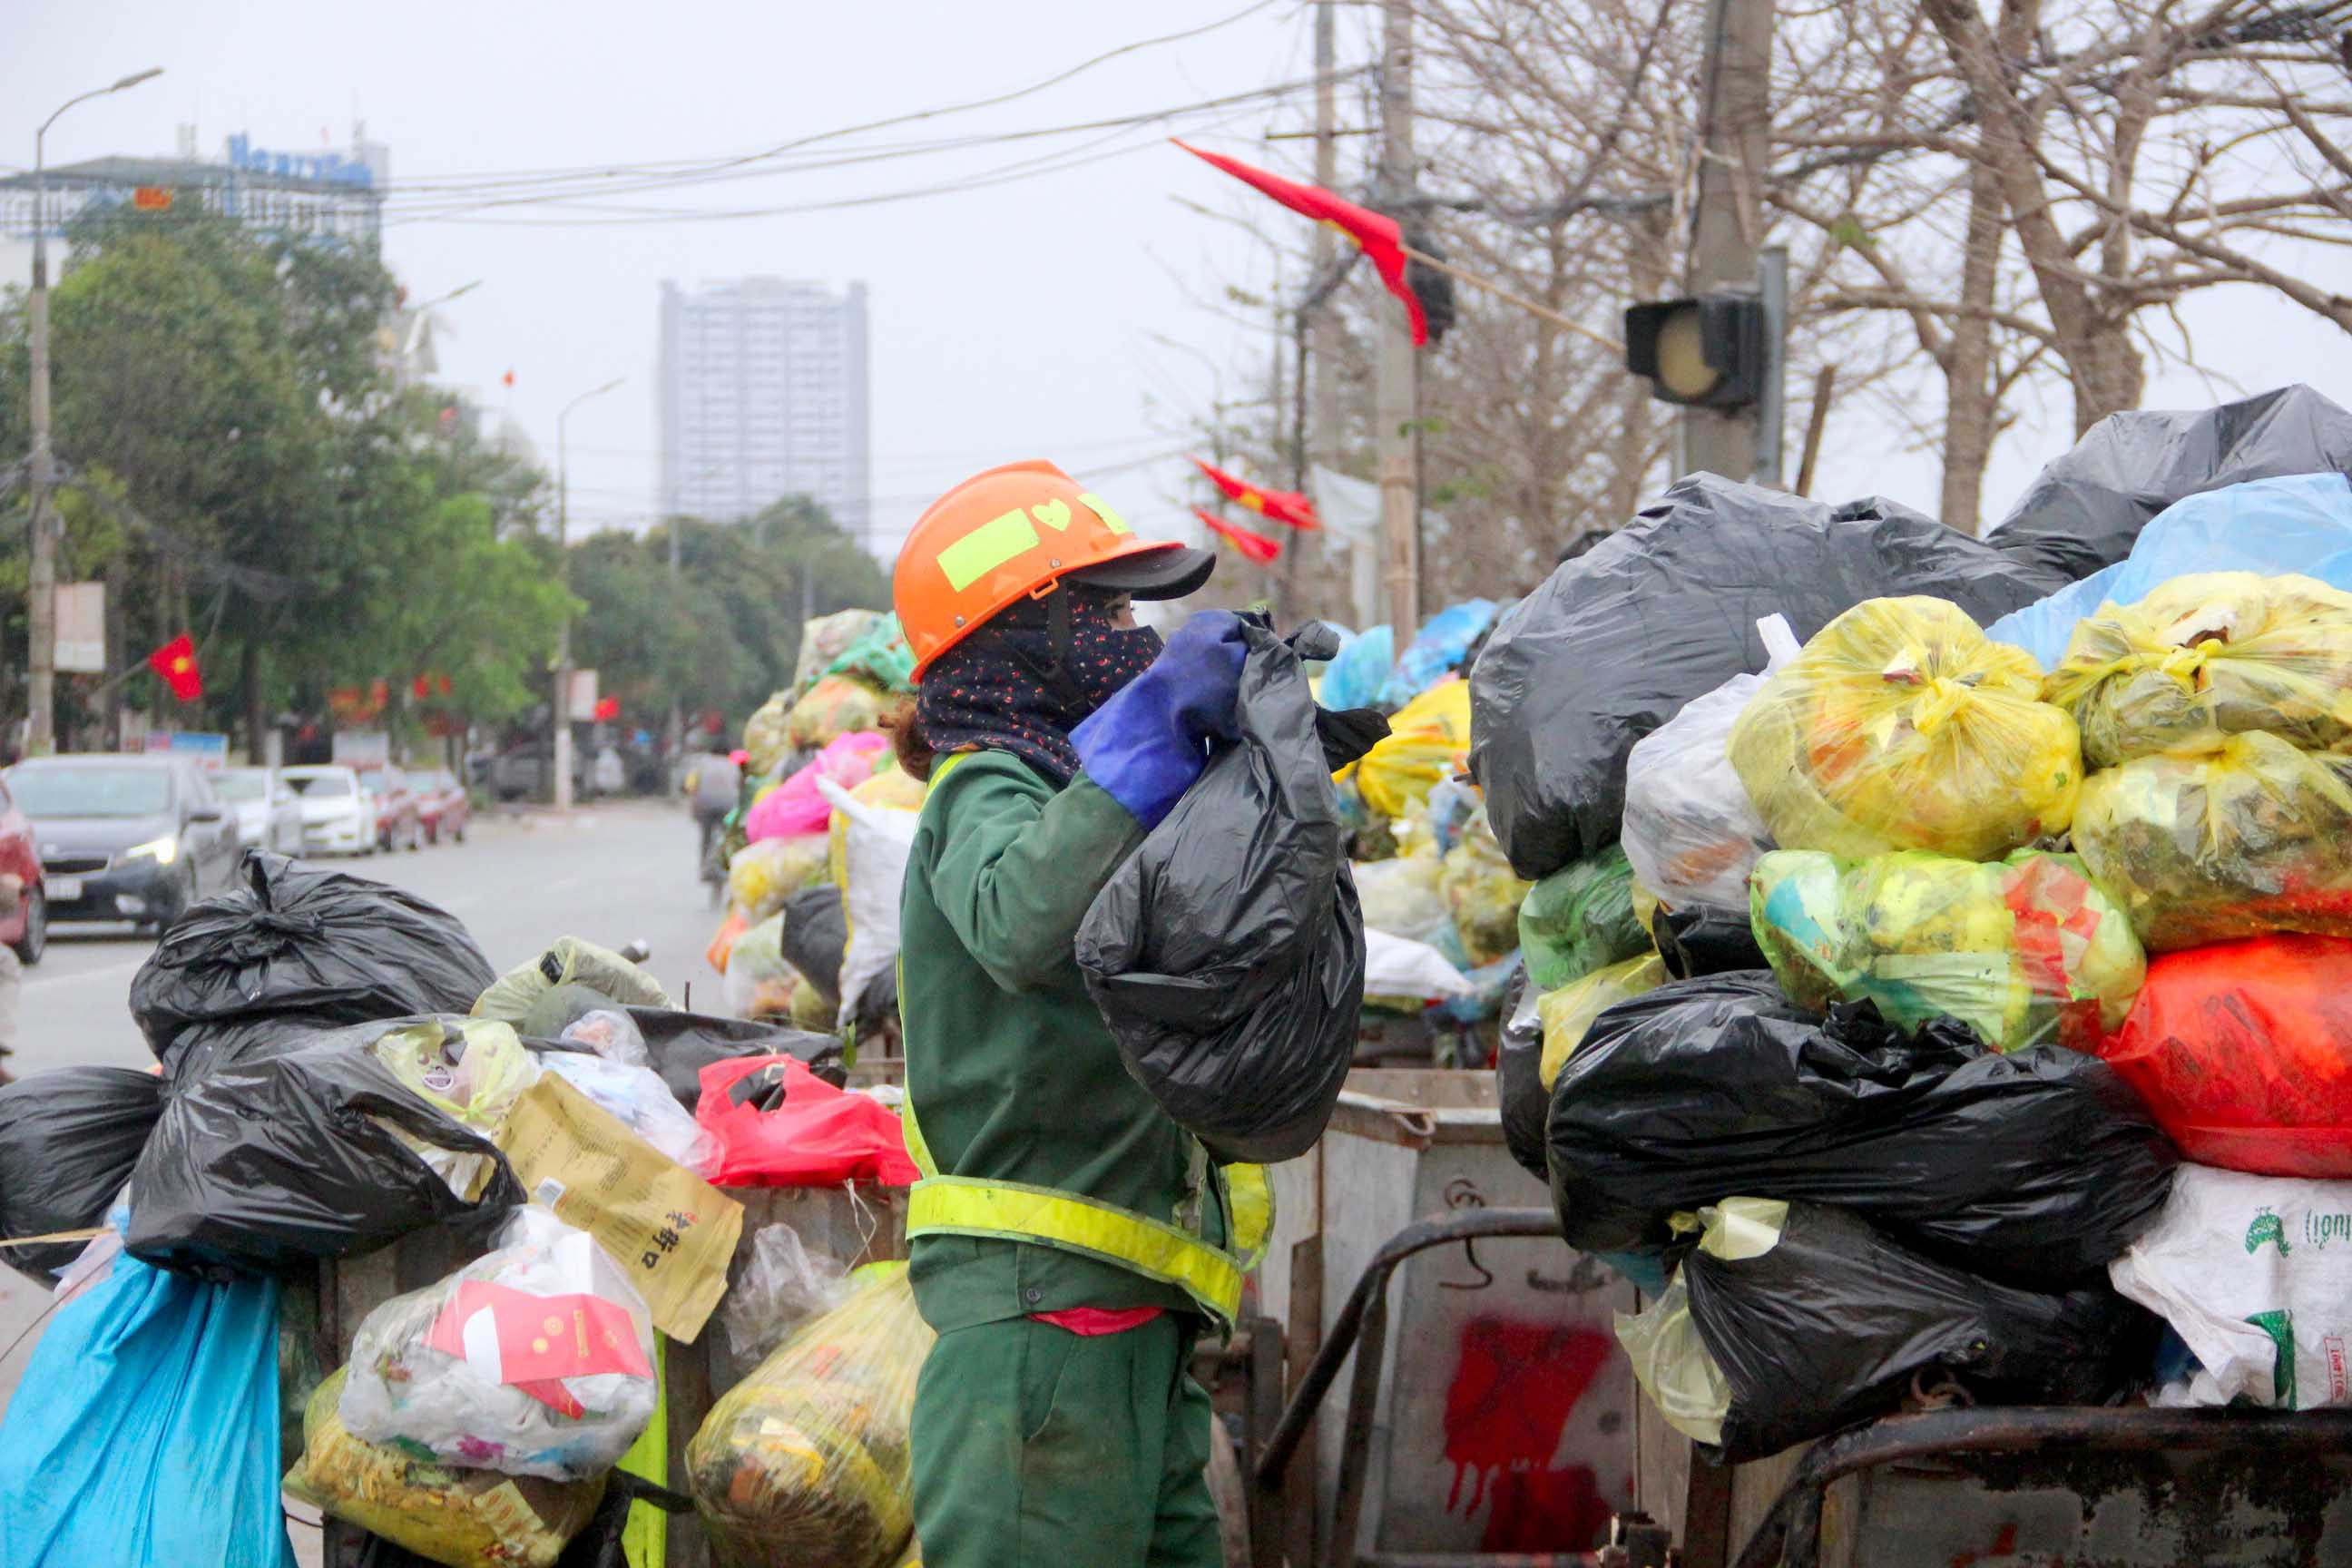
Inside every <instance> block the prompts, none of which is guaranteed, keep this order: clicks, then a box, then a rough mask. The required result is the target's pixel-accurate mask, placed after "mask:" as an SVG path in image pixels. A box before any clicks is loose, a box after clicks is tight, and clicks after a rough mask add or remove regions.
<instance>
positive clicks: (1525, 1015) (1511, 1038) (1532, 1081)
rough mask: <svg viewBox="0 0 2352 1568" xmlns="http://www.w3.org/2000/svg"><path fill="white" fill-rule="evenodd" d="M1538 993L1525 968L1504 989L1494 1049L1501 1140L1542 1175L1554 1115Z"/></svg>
mask: <svg viewBox="0 0 2352 1568" xmlns="http://www.w3.org/2000/svg"><path fill="white" fill-rule="evenodd" d="M1538 995H1539V994H1538V993H1537V992H1536V991H1534V990H1533V989H1532V988H1531V987H1530V986H1529V985H1528V975H1527V971H1526V970H1524V969H1522V970H1521V971H1519V973H1518V975H1517V978H1515V979H1514V980H1513V981H1512V982H1511V988H1510V989H1509V990H1508V991H1506V992H1505V993H1503V1031H1502V1043H1501V1044H1500V1046H1499V1047H1497V1048H1496V1053H1495V1091H1496V1100H1498V1101H1499V1103H1500V1104H1501V1107H1502V1115H1503V1145H1504V1147H1505V1148H1507V1149H1508V1150H1510V1152H1511V1158H1512V1159H1514V1160H1517V1162H1518V1163H1519V1164H1520V1166H1521V1167H1522V1168H1524V1169H1525V1170H1526V1171H1527V1173H1528V1174H1529V1175H1531V1176H1534V1177H1537V1178H1538V1180H1540V1179H1543V1178H1546V1177H1549V1175H1550V1174H1551V1172H1550V1168H1549V1166H1548V1165H1547V1164H1546V1163H1545V1158H1544V1121H1545V1118H1547V1117H1548V1116H1549V1115H1550V1114H1551V1091H1550V1090H1549V1089H1545V1088H1544V1086H1543V1070H1542V1069H1543V1019H1542V1018H1541V1017H1540V1016H1538V1014H1537V1012H1536V1002H1537V1000H1538Z"/></svg>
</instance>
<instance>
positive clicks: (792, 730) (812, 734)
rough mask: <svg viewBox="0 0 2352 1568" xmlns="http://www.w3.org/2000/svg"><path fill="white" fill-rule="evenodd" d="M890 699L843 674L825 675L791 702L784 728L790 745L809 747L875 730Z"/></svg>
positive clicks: (862, 682) (878, 727) (879, 724)
mask: <svg viewBox="0 0 2352 1568" xmlns="http://www.w3.org/2000/svg"><path fill="white" fill-rule="evenodd" d="M890 701H891V699H889V698H887V697H885V696H884V695H883V694H882V693H881V692H879V691H877V690H875V689H874V688H872V687H870V686H868V685H866V683H865V682H864V681H862V680H857V679H853V678H851V677H849V676H846V675H827V676H822V677H820V678H819V679H818V680H817V682H816V684H815V685H814V686H812V687H810V688H809V689H808V690H807V691H806V692H804V693H803V694H802V696H801V700H799V701H797V702H795V703H793V710H792V714H791V716H790V717H789V718H788V719H787V720H786V721H785V724H784V732H785V733H786V735H788V736H789V737H790V738H791V740H792V742H793V745H795V746H803V747H807V748H810V749H812V750H814V749H815V748H817V747H821V746H825V745H829V744H831V743H832V742H834V741H835V740H837V739H838V738H840V737H841V736H843V735H847V734H852V733H855V732H856V731H859V730H878V729H880V728H881V727H882V714H883V711H884V710H885V709H886V708H887V706H888V704H889V702H890Z"/></svg>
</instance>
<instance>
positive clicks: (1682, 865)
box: [1621, 675, 1776, 910]
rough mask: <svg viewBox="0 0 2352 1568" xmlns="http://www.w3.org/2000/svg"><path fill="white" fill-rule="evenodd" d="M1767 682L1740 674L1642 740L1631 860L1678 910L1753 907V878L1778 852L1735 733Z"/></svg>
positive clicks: (1628, 766) (1629, 806)
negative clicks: (1767, 855) (1754, 798)
mask: <svg viewBox="0 0 2352 1568" xmlns="http://www.w3.org/2000/svg"><path fill="white" fill-rule="evenodd" d="M1764 679H1765V678H1764V677H1762V676H1760V675H1736V676H1734V677H1732V678H1731V679H1729V680H1727V681H1725V682H1724V683H1723V684H1722V685H1721V686H1718V687H1717V688H1716V689H1714V690H1712V691H1710V692H1708V693H1707V694H1706V696H1704V697H1700V698H1696V699H1694V700H1692V701H1691V703H1690V705H1689V706H1687V707H1685V709H1684V710H1682V711H1681V712H1679V713H1677V714H1675V716H1674V717H1673V718H1671V719H1669V720H1667V721H1665V722H1664V724H1661V725H1660V726H1658V728H1657V729H1655V730H1653V731H1651V732H1650V733H1649V734H1647V735H1644V736H1643V737H1642V739H1641V740H1639V741H1637V742H1634V743H1633V753H1632V754H1631V755H1630V756H1628V757H1627V758H1626V760H1625V835H1624V837H1623V839H1622V841H1621V842H1622V846H1623V848H1624V851H1625V858H1626V859H1628V860H1630V861H1631V862H1633V875H1634V877H1635V878H1637V879H1639V880H1640V882H1641V884H1642V886H1643V887H1645V888H1647V889H1650V890H1651V891H1652V892H1654V893H1655V894H1656V895H1657V896H1658V898H1659V899H1660V900H1662V901H1664V903H1665V904H1666V905H1667V906H1668V907H1669V908H1672V909H1677V910H1681V909H1711V910H1745V909H1747V907H1748V872H1749V871H1751V870H1753V869H1754V868H1755V866H1756V858H1757V857H1758V856H1759V855H1762V854H1763V853H1764V852H1765V851H1767V850H1769V849H1771V848H1774V847H1776V846H1775V845H1774V843H1773V840H1772V830H1771V829H1770V828H1769V827H1767V826H1764V819H1763V818H1762V817H1761V816H1758V815H1757V812H1756V806H1755V804H1754V803H1753V802H1751V801H1750V800H1749V799H1748V787H1747V786H1746V785H1745V784H1741V783H1740V782H1739V773H1738V770H1737V769H1735V768H1734V767H1733V766H1732V765H1731V729H1732V726H1733V725H1734V724H1735V723H1737V722H1738V719H1739V715H1740V714H1741V713H1742V712H1743V711H1744V710H1746V709H1747V707H1748V703H1749V702H1751V701H1753V700H1755V697H1756V694H1757V693H1758V692H1759V691H1761V690H1763V689H1764Z"/></svg>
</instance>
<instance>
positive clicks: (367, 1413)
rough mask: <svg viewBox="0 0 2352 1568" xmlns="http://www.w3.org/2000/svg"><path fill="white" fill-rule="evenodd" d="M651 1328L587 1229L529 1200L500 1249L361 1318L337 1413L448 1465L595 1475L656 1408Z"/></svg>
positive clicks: (385, 1440)
mask: <svg viewBox="0 0 2352 1568" xmlns="http://www.w3.org/2000/svg"><path fill="white" fill-rule="evenodd" d="M658 1081H659V1080H658V1079H656V1082H658ZM665 1092H667V1091H665ZM550 1325H553V1326H552V1327H551V1326H550ZM653 1333H654V1328H653V1318H652V1315H651V1314H650V1313H649V1312H648V1311H647V1310H646V1303H645V1299H644V1298H643V1297H641V1296H639V1295H638V1294H637V1291H636V1289H635V1287H634V1286H632V1285H631V1284H630V1283H629V1281H628V1279H627V1277H626V1276H625V1275H624V1274H623V1273H622V1271H621V1269H620V1267H619V1266H618V1265H617V1264H615V1263H614V1261H613V1260H612V1259H611V1258H608V1257H606V1256H605V1254H604V1249H603V1248H602V1247H599V1246H598V1245H597V1244H596V1241H595V1238H594V1237H591V1236H590V1235H589V1234H588V1233H587V1232H586V1231H583V1230H574V1229H573V1228H572V1226H568V1225H566V1224H564V1223H563V1222H562V1220H560V1219H558V1218H556V1217H555V1215H553V1214H551V1213H550V1212H549V1211H548V1210H546V1209H542V1208H539V1207H536V1206H526V1207H523V1208H520V1209H518V1210H516V1211H515V1214H514V1217H513V1218H511V1219H510V1220H509V1221H508V1222H507V1225H506V1227H505V1229H503V1230H502V1231H501V1232H500V1233H499V1246H498V1248H497V1250H495V1251H493V1252H491V1253H489V1254H488V1256H486V1257H483V1258H477V1259H476V1260H475V1261H473V1262H471V1263H468V1264H467V1265H466V1266H465V1267H464V1268H460V1269H458V1270H457V1272H456V1273H454V1274H452V1275H450V1276H449V1277H448V1278H447V1279H443V1280H441V1281H440V1282H439V1283H437V1284H435V1285H430V1286H427V1287H426V1288H425V1289H422V1290H413V1291H410V1292H409V1293H408V1294H407V1295H404V1296H395V1297H394V1298H393V1299H392V1300H389V1301H386V1302H384V1303H383V1305H382V1306H380V1307H378V1308H376V1309H375V1310H373V1311H372V1312H370V1313H369V1314H368V1315H367V1317H366V1318H365V1319H363V1320H362V1321H361V1323H360V1328H359V1333H358V1336H357V1337H356V1338H355V1339H353V1340H352V1354H351V1360H350V1362H349V1363H348V1365H347V1368H346V1371H347V1373H348V1374H349V1375H348V1380H347V1381H346V1382H345V1383H344V1384H343V1392H342V1396H341V1399H340V1400H339V1401H338V1403H337V1405H336V1413H337V1414H338V1415H341V1418H342V1422H343V1426H344V1428H345V1429H346V1430H348V1431H349V1432H350V1433H351V1434H352V1436H354V1437H357V1438H359V1439H360V1440H361V1441H362V1442H366V1443H380V1444H397V1445H400V1446H401V1447H403V1448H404V1449H406V1450H409V1451H415V1452H422V1453H425V1454H430V1455H431V1456H432V1457H433V1458H436V1459H439V1460H441V1461H442V1462H444V1463H445V1464H452V1465H465V1466H468V1467H472V1468H481V1469H491V1470H499V1471H503V1472H504V1473H506V1474H508V1475H516V1476H538V1477H541V1478H542V1479H547V1480H552V1481H569V1480H587V1479H593V1478H596V1477H601V1476H602V1475H603V1474H604V1472H605V1471H607V1470H609V1469H611V1468H613V1467H614V1465H615V1464H617V1463H619V1462H620V1458H621V1456H622V1455H623V1454H625V1453H626V1452H628V1450H629V1446H630V1445H631V1444H633V1443H635V1441H636V1440H637V1434H638V1433H640V1432H642V1431H644V1430H645V1426H646V1422H648V1421H650V1420H651V1419H653V1414H654V1405H655V1404H656V1401H657V1399H658V1398H659V1395H660V1384H659V1381H658V1380H657V1379H656V1377H655V1375H654V1359H653V1357H654V1339H653Z"/></svg>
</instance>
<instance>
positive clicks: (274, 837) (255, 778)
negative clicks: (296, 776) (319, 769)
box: [216, 768, 302, 855]
mask: <svg viewBox="0 0 2352 1568" xmlns="http://www.w3.org/2000/svg"><path fill="white" fill-rule="evenodd" d="M216 783H217V785H218V788H219V790H220V795H221V798H222V799H223V800H226V802H227V803H228V806H229V810H230V811H231V812H232V813H234V814H235V815H236V828H237V837H239V838H240V839H242V840H243V841H244V842H245V844H246V846H247V847H248V848H254V849H268V850H271V851H274V852H275V853H277V854H279V855H299V854H301V853H302V797H301V796H299V795H296V794H295V793H294V792H293V790H292V789H291V788H289V787H288V785H287V783H286V779H285V776H284V775H283V774H281V773H278V770H277V769H275V768H230V769H228V770H227V771H226V772H225V773H222V774H221V775H220V777H219V779H218V780H217V781H216Z"/></svg>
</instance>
